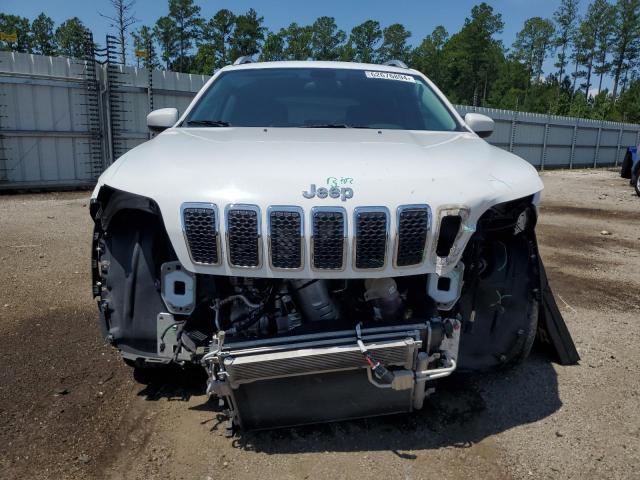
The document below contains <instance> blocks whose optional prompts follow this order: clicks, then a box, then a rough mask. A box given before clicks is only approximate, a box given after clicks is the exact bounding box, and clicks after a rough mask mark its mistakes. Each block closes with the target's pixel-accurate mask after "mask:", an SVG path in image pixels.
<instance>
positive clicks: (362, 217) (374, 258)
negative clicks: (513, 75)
mask: <svg viewBox="0 0 640 480" xmlns="http://www.w3.org/2000/svg"><path fill="white" fill-rule="evenodd" d="M388 218H389V217H388V215H387V212H386V209H384V208H376V209H373V208H372V209H368V208H366V207H364V208H356V209H355V212H354V221H355V234H356V238H355V256H356V258H355V266H356V268H360V269H369V268H372V269H377V268H382V267H384V264H385V259H386V253H387V236H388V233H387V232H388Z"/></svg>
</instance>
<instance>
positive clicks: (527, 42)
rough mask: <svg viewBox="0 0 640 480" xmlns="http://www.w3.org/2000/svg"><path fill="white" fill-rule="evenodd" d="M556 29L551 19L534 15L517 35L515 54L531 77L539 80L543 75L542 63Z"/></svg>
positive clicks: (549, 48) (514, 46)
mask: <svg viewBox="0 0 640 480" xmlns="http://www.w3.org/2000/svg"><path fill="white" fill-rule="evenodd" d="M554 31H555V28H554V26H553V23H552V22H551V20H547V19H544V18H540V17H533V18H529V19H528V20H526V21H525V22H524V27H523V28H522V30H520V31H519V32H518V34H517V35H516V41H515V42H514V44H513V56H514V57H515V58H516V59H517V60H518V61H520V62H521V63H523V64H524V65H525V67H526V68H527V72H528V74H529V78H533V79H535V80H536V81H537V80H539V79H540V77H541V76H542V72H543V70H542V65H543V63H544V60H545V58H547V56H548V55H549V52H550V50H551V46H552V39H553V34H554ZM558 78H562V76H561V75H560V76H559V77H558Z"/></svg>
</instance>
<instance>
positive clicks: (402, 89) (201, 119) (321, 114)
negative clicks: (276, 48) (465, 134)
mask: <svg viewBox="0 0 640 480" xmlns="http://www.w3.org/2000/svg"><path fill="white" fill-rule="evenodd" d="M182 126H183V127H226V126H231V127H306V128H377V129H400V130H435V131H453V130H457V129H458V123H457V122H456V120H455V119H454V117H453V115H452V114H451V113H450V112H449V110H448V109H447V107H445V105H444V104H443V102H442V101H441V100H440V98H438V96H437V95H436V94H435V93H434V91H433V90H432V89H431V88H429V86H428V85H427V84H426V83H425V82H424V81H423V80H422V79H421V78H420V77H419V76H417V75H410V74H398V73H392V72H380V71H375V70H370V71H367V70H352V69H333V68H263V69H246V70H233V71H229V72H224V73H222V74H221V75H220V76H219V77H218V78H217V79H216V81H215V82H214V83H213V84H212V85H211V87H210V88H209V89H208V90H207V91H206V92H205V93H204V95H203V96H202V98H201V99H200V101H199V102H198V103H197V104H196V106H195V107H194V108H193V110H191V112H190V113H189V115H188V116H187V118H186V120H185V121H184V122H183V123H182Z"/></svg>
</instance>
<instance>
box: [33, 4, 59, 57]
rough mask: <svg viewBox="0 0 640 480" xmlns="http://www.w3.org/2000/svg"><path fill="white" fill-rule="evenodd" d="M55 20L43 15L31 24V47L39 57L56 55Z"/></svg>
mask: <svg viewBox="0 0 640 480" xmlns="http://www.w3.org/2000/svg"><path fill="white" fill-rule="evenodd" d="M53 27H54V23H53V20H52V19H51V18H50V17H48V16H47V15H45V14H44V13H41V14H40V15H38V16H37V17H36V18H35V20H34V21H33V22H31V45H32V51H33V53H36V54H38V55H55V54H56V50H57V47H58V46H57V45H56V39H55V37H54V35H53Z"/></svg>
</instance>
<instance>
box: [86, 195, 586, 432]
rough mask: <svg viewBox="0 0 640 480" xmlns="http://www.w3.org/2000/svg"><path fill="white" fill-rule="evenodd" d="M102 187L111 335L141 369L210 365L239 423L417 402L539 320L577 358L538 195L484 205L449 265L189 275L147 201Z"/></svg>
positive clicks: (99, 270)
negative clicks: (550, 265) (307, 274)
mask: <svg viewBox="0 0 640 480" xmlns="http://www.w3.org/2000/svg"><path fill="white" fill-rule="evenodd" d="M103 192H106V193H104V194H102V195H101V196H99V197H98V198H97V200H96V201H94V202H93V204H92V215H93V217H94V220H95V221H96V230H95V233H94V243H93V252H94V263H93V276H94V294H95V295H96V297H97V298H98V304H99V307H100V312H101V318H102V326H103V330H104V334H105V337H106V338H107V339H108V341H109V342H111V343H112V344H113V345H114V346H116V347H117V348H118V349H119V350H120V351H121V352H122V355H123V357H124V358H125V360H126V361H127V362H128V363H130V364H131V365H133V366H136V367H138V368H144V367H149V366H152V365H163V364H168V363H179V364H187V363H191V364H196V365H201V366H202V367H204V368H205V369H206V371H207V374H208V385H207V392H208V394H209V395H211V396H215V397H218V398H219V399H220V400H221V401H224V403H225V405H226V407H227V409H228V412H229V416H230V425H231V426H241V427H243V428H247V429H260V428H273V427H281V426H289V425H299V424H306V423H316V422H324V421H333V420H341V419H347V418H357V417H366V416H373V415H383V414H391V413H400V412H410V411H412V410H416V409H420V408H422V406H423V404H424V399H425V397H426V396H427V395H429V394H430V393H432V392H433V391H434V386H435V380H437V379H438V378H442V377H445V376H448V375H450V374H451V373H453V372H454V370H456V369H460V370H485V369H489V368H494V367H501V366H506V365H511V364H514V363H517V362H519V361H521V360H523V359H524V358H525V357H526V356H527V355H528V353H529V351H530V349H531V347H532V345H533V342H534V339H535V338H536V335H537V334H539V333H540V332H543V333H542V334H540V335H538V337H539V338H541V339H543V340H546V341H549V342H550V343H552V345H554V346H555V348H556V350H557V351H558V353H559V356H560V359H561V361H562V362H566V363H572V362H574V361H575V360H576V359H577V353H576V352H575V348H574V347H573V343H572V341H571V337H570V335H569V334H568V332H567V331H566V327H565V326H564V322H563V320H562V317H561V316H560V314H559V312H558V311H557V308H555V303H554V302H553V297H552V295H551V293H550V290H549V289H548V285H547V283H546V276H545V275H544V269H543V267H542V263H541V262H540V259H539V256H538V251H537V245H536V240H535V233H534V227H535V218H536V210H535V207H534V205H533V204H532V199H531V197H527V198H524V199H520V200H517V201H514V202H508V203H507V204H501V205H497V206H495V207H493V208H492V209H490V210H488V211H487V212H486V213H485V214H484V215H483V216H482V217H481V219H480V221H479V222H478V224H477V228H476V231H475V233H474V234H473V236H472V237H471V239H470V240H469V242H468V243H467V245H466V248H465V250H464V253H463V254H462V256H461V259H460V261H459V262H458V263H457V264H456V265H455V267H454V268H452V269H450V271H449V273H446V274H442V275H438V274H436V273H429V274H422V275H405V276H398V277H381V278H370V279H361V278H356V279H352V278H330V279H325V278H312V279H308V278H306V279H291V278H255V277H243V276H223V275H207V274H201V273H193V272H190V271H188V270H186V269H185V268H184V267H183V266H182V265H181V263H180V262H179V261H178V260H177V257H176V255H175V252H174V251H173V248H172V246H171V243H170V241H169V239H168V238H167V234H166V232H165V229H164V226H163V222H162V218H161V215H160V213H159V210H158V209H157V206H156V205H155V203H154V202H153V201H151V200H149V199H146V198H144V197H139V196H136V195H132V194H128V193H126V192H120V191H117V190H113V189H103ZM454 236H455V235H454ZM539 319H540V320H541V322H539ZM230 431H231V428H230Z"/></svg>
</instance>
